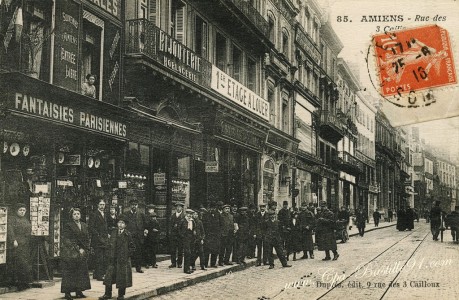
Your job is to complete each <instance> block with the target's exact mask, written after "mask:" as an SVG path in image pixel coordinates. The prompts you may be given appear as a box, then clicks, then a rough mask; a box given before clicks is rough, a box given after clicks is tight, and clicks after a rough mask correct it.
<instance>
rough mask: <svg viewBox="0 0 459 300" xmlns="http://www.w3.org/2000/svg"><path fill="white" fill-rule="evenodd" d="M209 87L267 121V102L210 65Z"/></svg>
mask: <svg viewBox="0 0 459 300" xmlns="http://www.w3.org/2000/svg"><path fill="white" fill-rule="evenodd" d="M211 87H212V89H214V90H215V91H217V92H218V93H220V94H221V95H223V96H225V97H227V98H229V99H231V100H232V101H233V102H234V103H236V104H238V105H239V106H242V107H244V108H245V109H248V110H249V111H251V112H253V113H255V114H257V115H258V116H260V117H262V118H263V119H265V120H266V121H269V102H268V101H266V100H264V99H263V98H260V97H259V96H258V95H257V94H255V93H254V92H252V91H251V90H250V89H248V88H247V87H245V86H243V85H242V84H240V83H239V82H238V81H236V80H235V79H233V78H231V77H230V76H229V75H227V74H226V73H225V72H222V71H221V70H220V69H219V68H217V67H216V66H214V65H212V82H211Z"/></svg>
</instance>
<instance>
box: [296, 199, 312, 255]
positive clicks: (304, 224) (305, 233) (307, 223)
mask: <svg viewBox="0 0 459 300" xmlns="http://www.w3.org/2000/svg"><path fill="white" fill-rule="evenodd" d="M315 222H316V220H315V216H314V213H313V212H312V211H310V210H309V209H308V205H307V204H306V202H303V203H301V210H300V213H299V214H298V223H299V224H300V230H301V237H302V239H301V250H303V256H302V257H301V259H307V258H308V254H309V255H310V257H311V258H314V242H313V239H312V235H313V230H314V227H315Z"/></svg>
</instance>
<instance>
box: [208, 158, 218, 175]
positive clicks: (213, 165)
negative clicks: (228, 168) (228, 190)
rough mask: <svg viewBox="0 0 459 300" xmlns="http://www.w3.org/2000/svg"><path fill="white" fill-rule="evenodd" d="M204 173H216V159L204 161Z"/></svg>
mask: <svg viewBox="0 0 459 300" xmlns="http://www.w3.org/2000/svg"><path fill="white" fill-rule="evenodd" d="M206 173H218V161H206Z"/></svg>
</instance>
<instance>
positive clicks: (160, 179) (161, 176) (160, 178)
mask: <svg viewBox="0 0 459 300" xmlns="http://www.w3.org/2000/svg"><path fill="white" fill-rule="evenodd" d="M153 184H154V185H166V173H154V174H153Z"/></svg>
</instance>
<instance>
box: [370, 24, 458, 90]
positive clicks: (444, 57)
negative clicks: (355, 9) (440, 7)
mask: <svg viewBox="0 0 459 300" xmlns="http://www.w3.org/2000/svg"><path fill="white" fill-rule="evenodd" d="M373 45H374V48H375V54H376V66H377V68H378V71H379V80H380V85H381V94H382V95H383V96H393V95H403V94H406V93H410V92H412V91H420V90H425V89H432V88H435V87H441V86H447V85H451V84H456V83H457V77H456V70H455V67H454V60H453V56H452V54H451V53H452V51H451V43H450V39H449V35H448V32H447V31H446V30H445V29H443V28H441V27H439V26H437V25H429V26H423V27H416V28H411V29H404V30H400V31H395V32H386V33H384V34H378V35H375V36H373Z"/></svg>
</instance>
